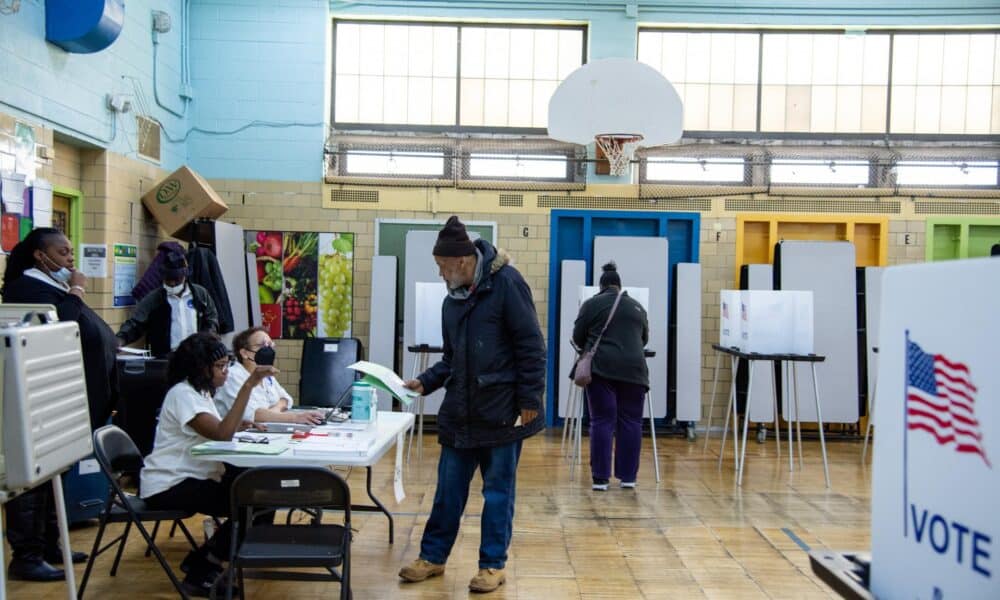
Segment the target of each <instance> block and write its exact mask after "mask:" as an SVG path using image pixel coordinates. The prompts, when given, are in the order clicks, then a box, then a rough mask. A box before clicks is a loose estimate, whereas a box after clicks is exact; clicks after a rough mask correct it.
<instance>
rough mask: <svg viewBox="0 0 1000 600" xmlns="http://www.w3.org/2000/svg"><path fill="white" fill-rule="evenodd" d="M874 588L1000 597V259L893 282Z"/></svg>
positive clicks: (885, 341)
mask: <svg viewBox="0 0 1000 600" xmlns="http://www.w3.org/2000/svg"><path fill="white" fill-rule="evenodd" d="M881 291H882V294H881V296H882V306H881V311H880V316H879V321H880V328H879V336H878V340H879V344H878V346H879V352H878V357H879V358H878V371H879V372H878V398H877V402H876V406H875V423H876V427H875V448H874V461H873V475H872V519H871V523H872V532H871V540H872V554H871V580H870V589H871V591H872V593H873V594H874V595H875V596H876V597H879V598H1000V517H998V512H997V499H998V498H1000V401H998V399H1000V369H997V352H996V347H997V340H1000V319H998V318H997V298H998V297H1000V260H998V259H996V258H992V259H991V258H983V259H973V260H955V261H946V262H939V263H928V264H921V265H907V266H900V267H890V268H887V269H886V270H885V274H884V277H883V280H882V290H881Z"/></svg>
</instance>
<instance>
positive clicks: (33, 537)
mask: <svg viewBox="0 0 1000 600" xmlns="http://www.w3.org/2000/svg"><path fill="white" fill-rule="evenodd" d="M86 292H87V277H86V276H85V275H83V273H80V272H79V271H77V270H75V269H74V268H73V247H72V246H71V245H70V243H69V240H68V239H66V236H65V235H63V234H62V232H61V231H59V230H58V229H52V228H49V227H39V228H38V229H35V230H33V231H32V232H31V233H29V234H28V236H27V237H26V238H24V240H22V241H21V242H20V243H18V244H17V245H16V246H14V248H13V250H11V252H10V256H8V257H7V270H6V271H5V272H4V275H3V289H2V290H0V293H2V294H3V301H4V302H10V303H27V304H52V305H54V306H55V307H56V312H57V313H58V315H59V320H60V321H76V322H77V323H78V324H79V326H80V345H81V346H82V350H83V371H84V378H85V379H86V383H87V400H88V402H89V404H90V426H91V428H92V429H97V428H98V427H100V426H102V425H104V424H105V423H106V422H107V420H108V417H110V416H111V410H112V408H114V404H115V403H114V395H113V387H112V377H113V375H114V366H115V349H116V347H117V343H116V341H115V334H114V332H113V331H111V328H110V327H108V325H107V323H105V322H104V320H103V319H101V317H99V316H98V315H97V313H95V312H94V311H93V310H91V309H90V307H88V306H87V303H86V302H85V301H84V298H85V297H86V296H85V295H86ZM4 508H5V510H6V512H7V540H8V541H9V542H10V545H11V547H12V548H13V551H14V552H13V554H14V558H13V560H12V561H11V564H10V568H9V570H8V573H9V575H10V577H11V578H12V579H25V580H29V581H55V580H59V579H63V577H64V576H65V574H64V573H63V570H62V569H57V568H55V567H53V566H52V564H50V563H53V564H58V563H61V562H62V555H61V554H60V552H59V546H58V536H59V532H58V530H57V529H56V526H55V506H54V504H53V500H52V487H51V486H50V485H49V484H45V485H43V486H40V487H38V488H35V489H34V490H31V491H30V492H27V493H25V494H22V495H20V496H17V497H16V498H14V499H13V500H11V501H10V502H8V503H7V504H6V505H4ZM86 560H87V556H86V555H85V554H83V553H82V552H74V553H73V562H74V563H77V562H84V561H86Z"/></svg>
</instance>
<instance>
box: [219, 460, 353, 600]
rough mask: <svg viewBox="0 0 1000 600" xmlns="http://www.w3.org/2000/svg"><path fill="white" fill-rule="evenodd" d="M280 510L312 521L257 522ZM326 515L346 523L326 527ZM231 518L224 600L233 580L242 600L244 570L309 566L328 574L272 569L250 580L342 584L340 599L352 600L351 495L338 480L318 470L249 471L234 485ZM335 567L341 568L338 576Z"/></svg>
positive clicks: (255, 573) (326, 472)
mask: <svg viewBox="0 0 1000 600" xmlns="http://www.w3.org/2000/svg"><path fill="white" fill-rule="evenodd" d="M279 508H287V509H289V510H290V511H292V510H303V511H306V512H307V513H308V514H311V515H314V516H313V518H312V519H311V520H310V521H309V522H308V523H306V524H291V523H288V522H286V524H284V525H281V524H273V523H266V524H260V525H257V524H254V523H253V520H254V517H255V516H257V515H260V514H263V513H266V512H269V511H272V510H275V509H279ZM324 510H334V511H343V513H344V520H343V524H324V523H323V522H322V519H323V511H324ZM230 514H231V515H232V518H233V533H232V542H231V544H230V550H229V568H228V570H227V578H226V583H227V584H228V585H226V600H232V594H233V583H234V581H233V578H234V575H235V576H236V577H238V579H239V591H240V599H241V600H242V599H243V593H244V590H245V589H246V588H245V585H244V581H243V578H244V569H275V568H279V569H280V568H285V569H288V568H309V567H312V568H324V569H326V570H327V571H328V573H303V572H298V571H274V570H270V571H253V572H252V573H250V574H249V575H248V577H253V578H258V579H286V580H296V581H339V582H340V597H341V599H342V600H345V599H349V598H351V491H350V489H349V488H348V487H347V482H345V481H344V480H343V479H342V478H341V477H340V476H339V475H337V474H336V473H334V472H332V471H330V470H328V469H323V468H319V467H260V468H256V469H250V470H248V471H246V472H244V473H242V474H241V475H240V476H239V477H237V478H236V480H235V481H234V482H233V487H232V490H231V497H230ZM289 521H290V519H289ZM241 537H242V541H238V540H239V538H241ZM336 567H341V568H340V572H339V573H338V572H337V569H336Z"/></svg>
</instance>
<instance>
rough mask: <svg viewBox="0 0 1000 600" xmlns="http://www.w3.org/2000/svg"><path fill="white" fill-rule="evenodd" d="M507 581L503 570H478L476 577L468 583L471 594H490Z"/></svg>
mask: <svg viewBox="0 0 1000 600" xmlns="http://www.w3.org/2000/svg"><path fill="white" fill-rule="evenodd" d="M505 581H507V575H505V574H504V572H503V569H479V572H478V573H476V576H475V577H473V578H472V580H471V581H470V582H469V589H470V590H472V591H473V592H492V591H493V590H495V589H497V588H498V587H500V586H501V585H503V583H504V582H505Z"/></svg>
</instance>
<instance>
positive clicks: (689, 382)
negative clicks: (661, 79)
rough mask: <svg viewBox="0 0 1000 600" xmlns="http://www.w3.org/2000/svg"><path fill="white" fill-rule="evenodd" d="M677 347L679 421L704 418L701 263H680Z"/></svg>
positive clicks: (675, 350)
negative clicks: (702, 409) (702, 407)
mask: <svg viewBox="0 0 1000 600" xmlns="http://www.w3.org/2000/svg"><path fill="white" fill-rule="evenodd" d="M674 286H675V287H676V291H677V296H676V298H677V306H676V314H677V324H676V328H675V335H676V336H677V345H676V346H675V347H674V361H675V364H676V367H677V368H676V369H675V370H674V373H675V374H676V375H675V377H676V382H675V386H676V390H677V396H676V397H677V404H676V407H677V408H676V410H677V414H676V415H674V418H676V419H677V420H678V421H700V420H701V310H702V307H701V265H700V264H698V263H678V264H677V279H676V281H674Z"/></svg>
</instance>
